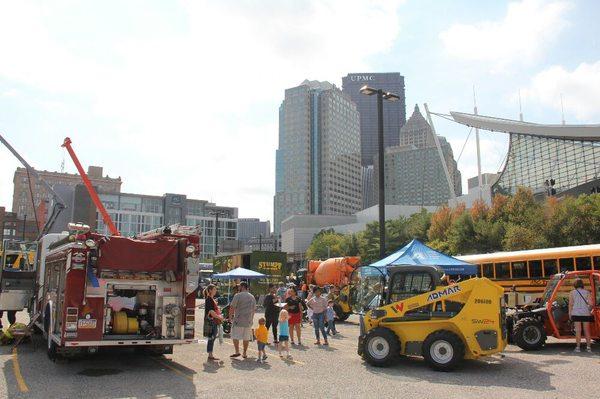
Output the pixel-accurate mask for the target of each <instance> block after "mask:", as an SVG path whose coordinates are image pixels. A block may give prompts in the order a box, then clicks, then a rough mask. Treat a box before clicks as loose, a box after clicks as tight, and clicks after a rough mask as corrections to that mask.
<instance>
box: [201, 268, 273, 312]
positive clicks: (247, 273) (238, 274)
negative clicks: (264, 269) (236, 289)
mask: <svg viewBox="0 0 600 399" xmlns="http://www.w3.org/2000/svg"><path fill="white" fill-rule="evenodd" d="M264 277H267V276H266V275H265V274H262V273H259V272H255V271H254V270H250V269H246V268H243V267H236V268H235V269H231V270H229V271H228V272H225V273H217V274H213V275H212V278H213V279H223V280H230V281H231V280H235V279H236V278H237V279H240V280H257V279H261V278H264ZM230 299H231V284H227V303H228V304H229V302H230Z"/></svg>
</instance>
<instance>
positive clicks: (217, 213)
mask: <svg viewBox="0 0 600 399" xmlns="http://www.w3.org/2000/svg"><path fill="white" fill-rule="evenodd" d="M208 214H209V215H214V216H215V256H217V252H218V248H219V216H226V215H227V213H226V212H224V211H211V212H208Z"/></svg>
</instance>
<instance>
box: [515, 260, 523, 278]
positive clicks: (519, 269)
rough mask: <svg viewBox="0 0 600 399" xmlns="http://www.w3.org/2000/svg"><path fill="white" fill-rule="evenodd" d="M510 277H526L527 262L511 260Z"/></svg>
mask: <svg viewBox="0 0 600 399" xmlns="http://www.w3.org/2000/svg"><path fill="white" fill-rule="evenodd" d="M512 277H513V278H527V263H525V262H513V263H512Z"/></svg>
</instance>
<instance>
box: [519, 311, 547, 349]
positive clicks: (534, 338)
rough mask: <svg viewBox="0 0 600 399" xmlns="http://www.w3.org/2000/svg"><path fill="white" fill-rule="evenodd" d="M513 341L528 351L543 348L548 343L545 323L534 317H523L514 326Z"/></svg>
mask: <svg viewBox="0 0 600 399" xmlns="http://www.w3.org/2000/svg"><path fill="white" fill-rule="evenodd" d="M513 342H514V343H515V344H517V346H518V347H519V348H521V349H523V350H526V351H535V350H539V349H541V348H542V347H543V346H544V344H545V343H546V331H545V330H544V325H543V324H542V323H541V322H540V321H539V320H538V319H536V318H533V317H525V318H522V319H521V320H519V321H517V322H516V323H515V326H514V328H513Z"/></svg>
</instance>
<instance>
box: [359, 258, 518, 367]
mask: <svg viewBox="0 0 600 399" xmlns="http://www.w3.org/2000/svg"><path fill="white" fill-rule="evenodd" d="M442 275H443V272H442V271H441V269H438V268H437V267H433V266H394V267H388V268H387V269H386V270H381V269H379V268H376V267H372V266H363V267H360V268H358V269H357V270H356V271H355V273H354V274H353V276H352V305H353V310H354V311H355V313H358V314H359V317H360V336H359V339H358V354H359V355H361V356H362V357H363V359H364V360H365V361H366V362H367V363H369V364H371V365H373V366H379V367H383V366H388V365H390V364H392V363H393V362H394V361H395V360H397V359H398V358H399V357H400V356H401V355H406V356H422V357H423V358H425V361H426V362H427V363H428V364H429V365H430V366H431V367H432V368H433V369H435V370H440V371H447V370H451V369H453V368H455V367H456V366H457V365H459V364H460V362H461V361H462V360H463V359H477V358H479V357H482V356H489V355H492V354H494V353H498V352H501V351H503V350H504V348H505V347H506V343H507V332H506V325H505V320H506V318H505V314H504V308H503V307H502V303H501V297H502V294H503V289H502V287H500V286H499V285H497V284H495V283H493V282H492V281H490V280H488V279H487V278H473V279H469V280H465V281H462V282H459V283H457V284H450V285H442Z"/></svg>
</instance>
